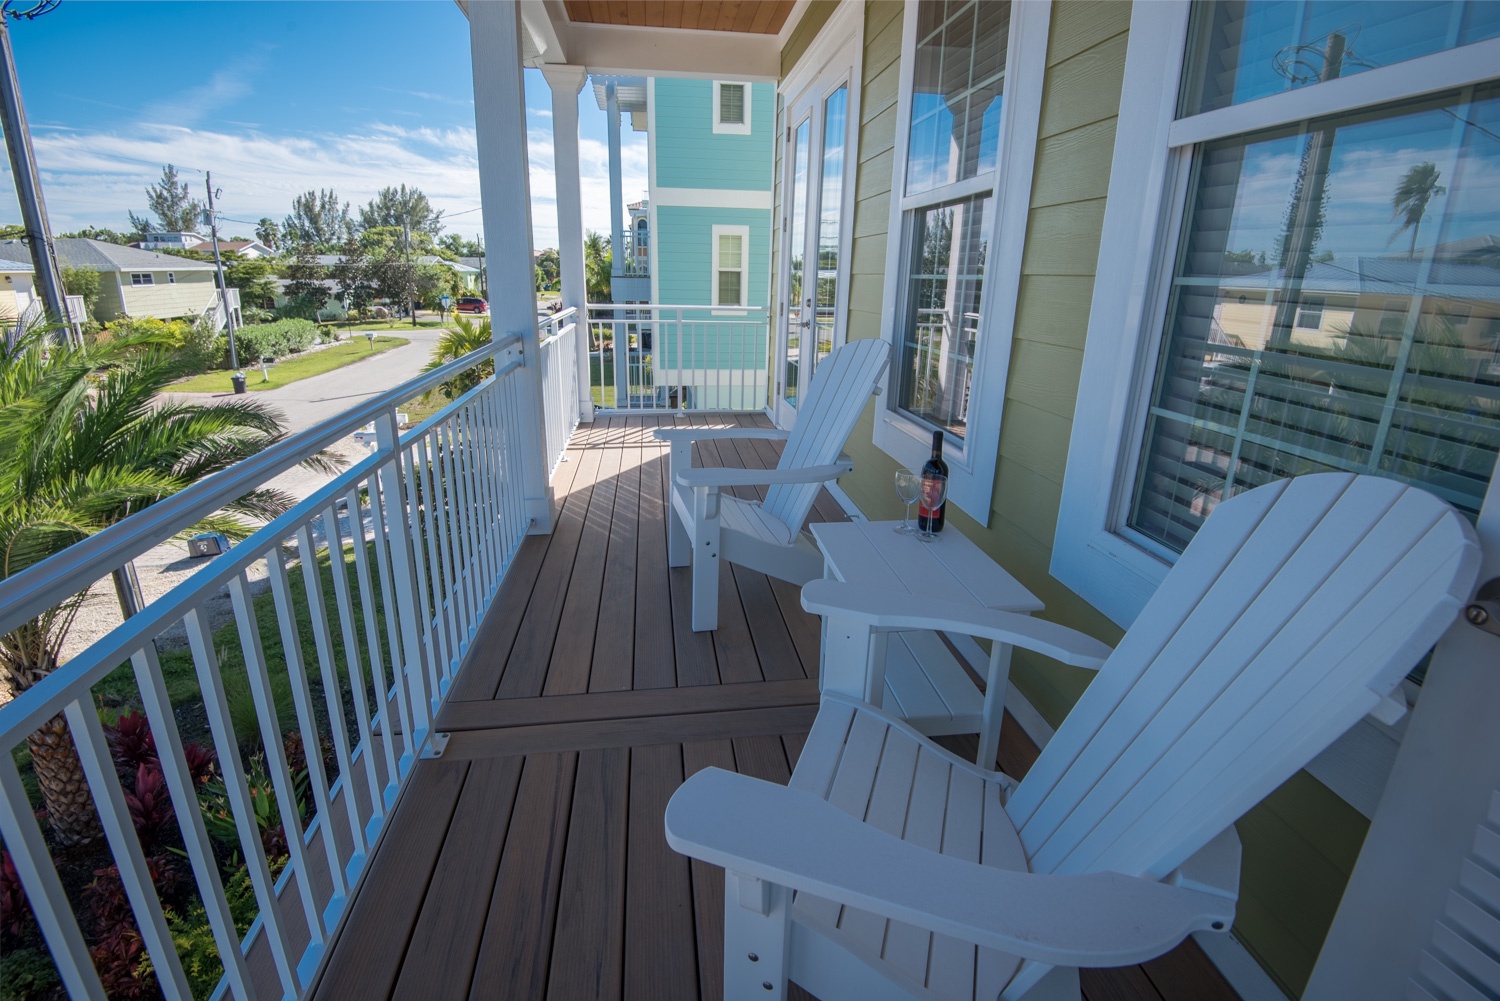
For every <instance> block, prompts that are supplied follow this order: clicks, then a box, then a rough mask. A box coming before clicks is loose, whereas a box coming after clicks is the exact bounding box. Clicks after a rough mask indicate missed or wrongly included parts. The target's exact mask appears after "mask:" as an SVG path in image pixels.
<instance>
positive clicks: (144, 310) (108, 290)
mask: <svg viewBox="0 0 1500 1001" xmlns="http://www.w3.org/2000/svg"><path fill="white" fill-rule="evenodd" d="M172 273H173V274H174V275H175V276H176V277H177V281H176V282H175V283H169V282H168V281H167V272H166V271H152V272H151V274H152V276H153V277H154V278H155V280H156V284H154V285H132V284H130V274H129V273H128V272H127V273H124V274H118V273H111V272H107V271H106V272H101V273H100V278H101V281H100V282H99V309H98V313H99V319H101V320H112V319H114V318H115V317H116V316H119V315H120V314H122V313H123V314H124V315H126V316H154V317H156V318H158V319H163V320H167V319H173V318H175V317H179V316H189V315H196V314H198V313H202V312H203V311H204V310H205V309H207V308H208V307H209V305H210V304H212V303H213V301H214V289H215V286H214V273H213V272H212V271H174V272H172Z"/></svg>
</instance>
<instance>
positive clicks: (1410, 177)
mask: <svg viewBox="0 0 1500 1001" xmlns="http://www.w3.org/2000/svg"><path fill="white" fill-rule="evenodd" d="M1442 176H1443V175H1442V172H1441V171H1440V170H1438V168H1437V164H1435V163H1432V162H1430V161H1429V162H1427V163H1419V164H1417V165H1416V166H1415V167H1413V168H1411V169H1410V170H1408V171H1407V172H1406V173H1405V174H1402V175H1401V180H1400V181H1398V182H1397V183H1396V190H1395V193H1393V194H1392V195H1391V208H1392V209H1393V210H1394V211H1393V212H1392V213H1391V218H1392V219H1400V220H1401V225H1400V226H1398V227H1397V228H1396V232H1394V233H1392V234H1391V238H1390V240H1387V241H1386V245H1387V246H1389V245H1390V244H1391V242H1392V241H1394V240H1395V239H1396V237H1398V236H1400V235H1401V234H1402V233H1404V232H1406V231H1407V230H1411V247H1410V249H1409V250H1407V252H1406V256H1407V257H1408V258H1413V257H1416V256H1417V230H1418V229H1420V228H1421V226H1422V216H1423V215H1425V214H1426V213H1427V203H1428V202H1430V201H1432V200H1433V199H1434V198H1437V197H1438V196H1440V195H1446V194H1447V193H1448V189H1447V188H1445V187H1444V186H1443V185H1441V184H1439V183H1438V178H1440V177H1442Z"/></svg>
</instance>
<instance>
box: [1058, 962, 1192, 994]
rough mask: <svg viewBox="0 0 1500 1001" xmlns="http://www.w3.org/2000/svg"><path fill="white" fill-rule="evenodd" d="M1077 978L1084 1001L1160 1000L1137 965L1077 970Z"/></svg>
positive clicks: (1144, 972)
mask: <svg viewBox="0 0 1500 1001" xmlns="http://www.w3.org/2000/svg"><path fill="white" fill-rule="evenodd" d="M1078 980H1079V986H1081V987H1082V988H1083V996H1084V999H1085V1001H1161V995H1160V994H1159V993H1157V990H1156V988H1155V987H1154V986H1152V984H1151V978H1150V977H1148V976H1146V971H1145V970H1142V969H1141V968H1140V967H1139V966H1122V967H1119V968H1117V969H1106V970H1079V971H1078ZM1198 996H1199V995H1196V994H1191V995H1188V997H1198Z"/></svg>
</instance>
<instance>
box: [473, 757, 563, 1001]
mask: <svg viewBox="0 0 1500 1001" xmlns="http://www.w3.org/2000/svg"><path fill="white" fill-rule="evenodd" d="M577 763H578V755H577V754H572V753H564V754H533V755H530V756H528V757H527V759H526V764H525V765H524V766H523V767H522V769H521V784H520V788H519V789H518V790H517V792H516V806H515V810H516V814H517V816H519V817H524V818H526V820H527V822H526V823H521V824H516V825H515V827H514V828H512V829H511V830H510V831H509V832H508V835H507V837H506V839H505V851H504V854H503V855H502V856H501V859H500V871H499V874H498V877H497V878H496V880H495V887H494V893H493V894H492V895H491V897H490V901H489V914H488V917H487V918H486V919H485V924H484V937H483V939H482V940H481V942H480V946H479V955H478V959H477V960H476V962H475V965H474V979H473V986H472V987H471V988H470V991H469V997H471V998H474V999H476V1001H479V999H487V998H492V997H495V996H496V994H497V993H503V994H504V995H505V996H508V997H515V998H540V997H543V996H544V995H545V994H546V989H547V984H546V980H547V973H548V970H549V967H550V966H551V960H552V931H553V922H554V919H555V917H556V915H557V886H558V884H559V879H560V875H561V871H562V862H563V845H564V844H565V840H564V839H565V836H566V833H567V827H568V817H569V813H570V809H571V806H572V801H573V777H574V770H575V768H576V766H577Z"/></svg>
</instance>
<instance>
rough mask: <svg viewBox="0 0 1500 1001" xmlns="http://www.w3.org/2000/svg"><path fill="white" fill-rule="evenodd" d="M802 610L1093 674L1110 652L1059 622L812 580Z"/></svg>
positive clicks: (860, 585) (831, 581) (804, 593)
mask: <svg viewBox="0 0 1500 1001" xmlns="http://www.w3.org/2000/svg"><path fill="white" fill-rule="evenodd" d="M802 607H803V608H804V609H806V610H807V611H809V612H811V613H812V614H814V615H822V616H826V617H828V618H831V619H835V618H836V619H843V620H846V621H852V622H857V623H861V624H863V625H868V626H871V627H872V628H875V629H881V630H902V629H936V630H940V631H942V632H952V633H964V634H966V635H969V636H977V637H980V638H981V639H988V640H996V641H999V642H1001V643H1010V644H1012V645H1014V646H1018V647H1021V648H1022V649H1025V650H1031V651H1034V652H1036V653H1039V654H1042V655H1043V656H1046V657H1051V658H1052V659H1053V660H1056V661H1059V662H1061V663H1063V664H1071V665H1072V666H1074V667H1085V668H1088V669H1090V670H1098V669H1099V668H1100V667H1101V666H1102V665H1103V664H1104V662H1105V660H1107V659H1108V658H1109V655H1110V653H1111V650H1110V647H1109V646H1108V645H1106V644H1104V643H1100V642H1099V641H1098V640H1096V639H1094V638H1093V637H1092V636H1088V635H1085V634H1084V633H1081V632H1078V631H1077V630H1076V629H1069V628H1068V627H1067V626H1062V625H1058V624H1057V623H1056V622H1048V621H1046V620H1045V619H1036V618H1032V617H1031V616H1029V615H1018V614H1016V613H1015V612H1001V611H997V610H995V609H992V608H955V607H953V605H952V604H950V603H949V602H946V601H942V600H940V599H935V598H925V597H922V596H920V595H912V594H898V593H896V592H894V591H888V590H884V589H882V588H875V587H868V586H865V585H862V584H846V583H841V582H839V581H835V580H815V581H812V582H811V583H809V584H808V585H807V586H805V587H804V588H803V589H802Z"/></svg>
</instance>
